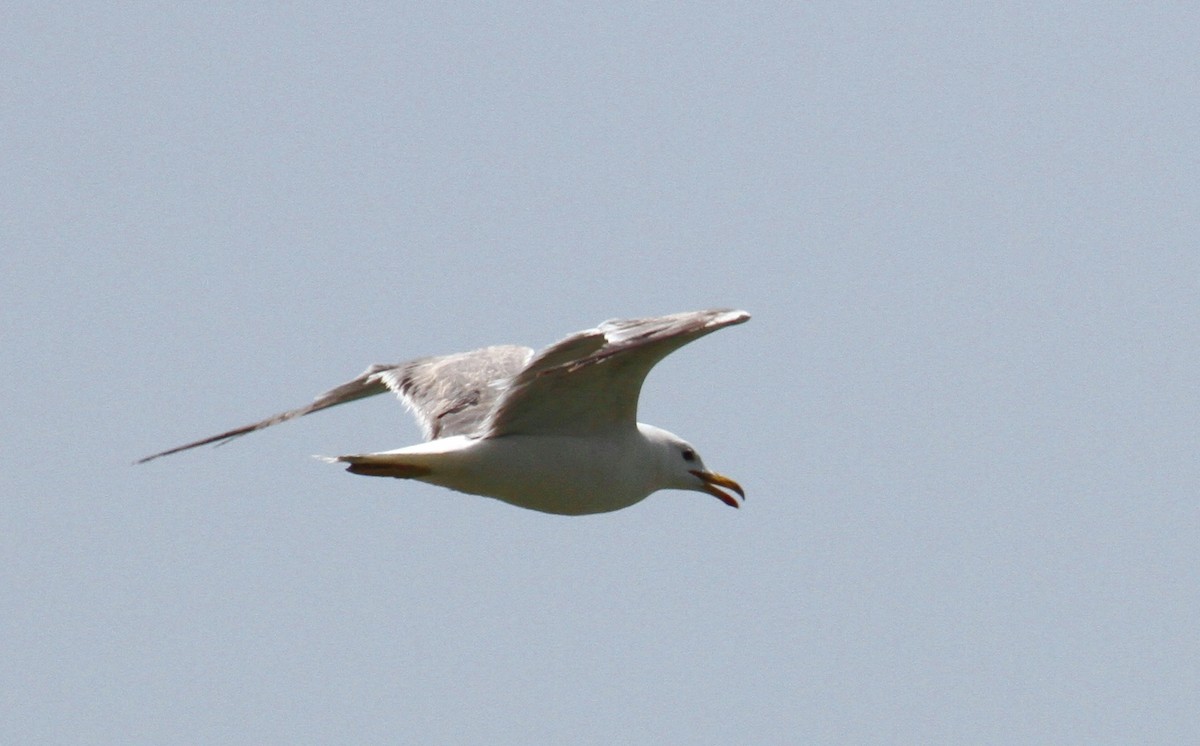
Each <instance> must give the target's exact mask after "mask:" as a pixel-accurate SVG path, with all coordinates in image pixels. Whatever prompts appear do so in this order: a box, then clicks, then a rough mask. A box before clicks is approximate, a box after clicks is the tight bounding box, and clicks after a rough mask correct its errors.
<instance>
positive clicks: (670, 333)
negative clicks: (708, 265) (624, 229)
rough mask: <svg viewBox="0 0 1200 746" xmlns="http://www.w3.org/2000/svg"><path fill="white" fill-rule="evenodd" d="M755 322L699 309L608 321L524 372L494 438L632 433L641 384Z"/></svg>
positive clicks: (502, 405)
mask: <svg viewBox="0 0 1200 746" xmlns="http://www.w3.org/2000/svg"><path fill="white" fill-rule="evenodd" d="M749 318H750V314H748V313H746V312H745V311H733V310H726V309H718V310H711V311H694V312H690V313H677V314H674V315H671V316H660V317H658V318H650V319H627V320H613V321H606V322H604V323H603V324H601V325H600V326H598V327H597V328H595V329H589V330H587V331H582V332H578V333H577V334H572V335H571V336H569V337H567V338H566V339H564V340H562V341H560V342H557V343H555V344H553V345H551V346H550V347H547V348H546V349H545V350H542V351H541V352H539V353H538V354H537V356H536V357H535V358H534V359H533V360H532V361H531V362H530V363H529V365H527V366H526V367H525V368H524V370H522V371H521V372H520V373H519V374H517V376H516V378H514V379H513V380H512V382H511V383H510V384H509V387H508V389H507V390H506V391H505V393H504V396H503V397H502V398H501V399H500V400H499V401H498V402H497V404H496V408H495V410H494V411H493V412H492V414H491V417H490V418H489V421H488V423H487V435H488V436H489V437H494V436H499V435H514V434H521V433H524V434H533V433H558V434H564V435H587V434H589V433H593V432H596V431H600V430H605V429H609V428H614V427H633V426H635V425H636V423H637V402H638V395H639V394H640V393H641V390H642V382H643V381H645V379H646V374H648V373H649V372H650V369H651V368H653V367H654V365H655V364H657V363H658V361H659V360H662V359H663V358H664V357H666V356H667V355H669V354H670V353H672V352H674V351H675V350H677V349H679V348H680V347H682V346H684V345H685V344H687V343H688V342H692V341H694V340H696V339H699V338H700V337H703V336H704V335H706V334H711V333H712V332H715V331H716V330H718V329H720V328H722V327H726V326H731V325H733V324H741V323H743V322H745V321H747V320H749Z"/></svg>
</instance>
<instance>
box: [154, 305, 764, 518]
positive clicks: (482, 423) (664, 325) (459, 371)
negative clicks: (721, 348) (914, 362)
mask: <svg viewBox="0 0 1200 746" xmlns="http://www.w3.org/2000/svg"><path fill="white" fill-rule="evenodd" d="M749 318H750V314H748V313H746V312H745V311H732V310H725V309H721V310H711V311H693V312H690V313H677V314H673V315H670V316H660V317H658V318H650V319H627V320H612V321H606V322H604V323H603V324H600V326H598V327H596V328H595V329H588V330H586V331H582V332H577V333H575V334H572V335H570V336H569V337H567V338H565V339H563V340H561V341H559V342H556V343H555V344H552V345H550V346H549V347H547V348H546V349H544V350H542V351H541V352H538V353H535V352H534V351H533V350H531V349H529V348H528V347H516V346H512V345H500V346H495V347H485V348H483V349H481V350H475V351H473V352H464V353H460V354H457V355H444V356H440V357H427V358H420V359H418V360H412V361H409V362H407V363H400V364H398V365H372V366H371V367H370V368H367V370H366V371H365V372H364V373H363V374H362V375H360V376H359V377H358V378H355V379H354V380H353V381H350V382H348V383H344V384H342V385H341V386H338V387H337V388H334V389H331V390H330V391H327V392H325V393H324V394H321V395H320V396H318V397H317V398H316V399H314V400H313V402H312V403H311V404H309V405H307V406H304V407H300V408H298V409H292V410H289V411H287V412H282V413H280V414H277V415H275V416H273V417H268V418H267V419H265V420H262V421H260V422H255V423H254V424H251V425H246V426H244V427H239V428H235V429H233V430H229V431H226V432H223V433H221V434H219V435H214V436H212V437H210V438H204V439H202V440H197V441H195V442H192V443H188V444H186V445H182V446H178V447H176V448H171V449H169V450H166V451H162V452H161V453H156V454H154V455H152V456H147V457H145V458H143V459H140V460H139V461H138V462H137V463H139V464H141V463H145V462H147V461H151V460H153V459H156V458H159V457H160V456H167V455H169V454H172V453H178V452H180V451H186V450H187V449H189V448H195V447H197V446H202V445H206V444H209V443H218V444H219V443H223V442H225V441H228V440H231V439H233V438H236V437H238V436H241V435H245V434H246V433H251V432H254V431H255V430H262V429H263V428H265V427H270V426H271V425H277V424H279V423H280V422H286V421H287V420H291V419H295V418H296V417H300V416H303V415H306V414H311V413H313V412H318V411H320V410H322V409H328V408H329V407H333V406H336V405H338V404H345V403H346V402H350V401H355V400H356V399H362V398H365V397H368V396H374V395H375V394H382V393H385V392H387V391H392V392H394V393H396V394H397V395H398V396H399V397H400V400H401V401H403V402H404V404H405V405H406V406H407V407H408V408H409V410H411V411H412V412H413V414H414V415H415V416H416V418H417V420H418V422H419V423H420V425H421V429H422V430H423V431H424V435H425V442H423V443H420V444H418V445H413V446H408V447H406V448H399V449H396V450H394V451H383V452H380V453H364V454H358V455H351V456H337V457H335V458H328V459H326V460H327V461H329V462H331V463H344V464H347V467H346V471H349V472H351V473H353V474H365V475H367V476H372V477H395V478H397V479H417V480H420V481H422V482H428V483H430V484H436V485H440V486H442V487H448V488H450V489H453V490H458V491H459V492H466V493H470V494H474V495H485V496H487V497H494V498H496V499H499V500H503V501H504V502H506V503H510V504H512V505H516V506H519V507H522V508H529V509H531V510H540V511H542V512H545V513H559V514H563V515H584V514H588V513H606V512H608V511H612V510H619V509H621V508H626V507H629V506H630V505H633V504H635V503H637V502H640V501H641V500H643V499H645V498H646V497H648V496H649V495H650V494H651V493H653V492H656V491H658V490H662V489H680V490H695V491H698V492H707V493H708V494H710V495H713V496H714V497H716V498H717V499H719V500H720V501H721V502H723V503H725V504H726V505H730V506H732V507H735V508H736V507H738V499H737V498H735V497H734V496H733V495H732V494H731V493H730V492H727V491H726V490H730V491H732V492H736V493H737V494H738V495H739V496H741V497H742V498H743V499H745V492H743V490H742V488H741V486H740V485H738V483H737V482H735V481H733V480H732V479H730V478H729V477H725V476H722V475H720V474H717V473H716V472H713V471H709V470H708V469H707V468H705V466H704V462H703V461H702V460H701V459H700V456H699V455H698V454H697V453H696V449H695V448H693V447H692V446H691V444H690V443H688V442H687V441H685V440H683V439H682V438H680V437H679V436H677V435H674V434H673V433H669V432H667V431H666V430H663V429H661V428H657V427H654V426H653V425H646V424H643V423H640V422H638V421H637V402H638V394H639V393H640V391H641V389H642V382H643V381H644V380H645V378H646V374H647V373H649V372H650V369H651V368H652V367H654V365H655V364H656V363H657V362H658V361H659V360H662V359H663V358H664V357H666V356H667V355H669V354H670V353H671V352H674V351H675V350H677V349H679V348H680V347H682V346H683V345H685V344H687V343H688V342H691V341H693V340H695V339H699V338H700V337H702V336H704V335H705V334H709V333H711V332H714V331H716V330H717V329H720V328H722V327H726V326H731V325H733V324H741V323H743V322H745V321H747V320H749Z"/></svg>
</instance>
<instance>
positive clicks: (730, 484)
mask: <svg viewBox="0 0 1200 746" xmlns="http://www.w3.org/2000/svg"><path fill="white" fill-rule="evenodd" d="M692 474H693V475H695V476H696V478H697V479H699V480H700V481H701V482H704V488H703V489H704V491H705V492H707V493H708V494H710V495H712V496H713V497H715V498H717V499H718V500H720V501H721V502H723V503H725V504H726V505H728V506H729V507H731V508H738V507H741V506H740V505H739V504H738V501H737V498H735V497H734V496H733V495H731V494H729V493H728V492H724V491H722V490H720V489H718V487H724V488H725V489H728V490H733V491H734V492H736V493H738V494H739V495H741V496H742V499H743V500H745V499H746V493H745V491H743V490H742V485H740V484H738V483H737V482H735V481H733V480H732V479H730V478H729V477H727V476H724V475H721V474H718V473H716V472H715V471H700V470H699V469H693V470H692Z"/></svg>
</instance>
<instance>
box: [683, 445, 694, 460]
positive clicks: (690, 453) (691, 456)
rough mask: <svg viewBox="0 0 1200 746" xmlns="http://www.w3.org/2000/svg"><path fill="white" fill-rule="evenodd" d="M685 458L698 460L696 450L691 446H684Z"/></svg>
mask: <svg viewBox="0 0 1200 746" xmlns="http://www.w3.org/2000/svg"><path fill="white" fill-rule="evenodd" d="M683 460H684V461H695V460H696V452H695V451H694V450H692V449H691V448H684V449H683Z"/></svg>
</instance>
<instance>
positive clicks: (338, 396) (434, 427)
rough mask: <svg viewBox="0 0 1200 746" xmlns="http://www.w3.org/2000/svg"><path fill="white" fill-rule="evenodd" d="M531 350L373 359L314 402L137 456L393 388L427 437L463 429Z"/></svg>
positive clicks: (226, 436)
mask: <svg viewBox="0 0 1200 746" xmlns="http://www.w3.org/2000/svg"><path fill="white" fill-rule="evenodd" d="M532 356H533V350H531V349H529V348H528V347H514V346H511V345H501V346H496V347H485V348H483V349H481V350H475V351H473V352H464V353H460V354H457V355H444V356H441V357H428V358H421V359H419V360H412V361H409V362H407V363H400V364H399V365H372V366H371V367H370V368H367V369H366V370H365V371H364V372H363V373H362V375H360V376H359V377H358V378H355V379H354V380H352V381H347V382H346V383H343V384H342V385H341V386H338V387H337V388H333V389H330V390H329V391H326V392H325V393H323V394H321V395H320V396H318V397H317V398H316V399H314V400H313V402H312V403H311V404H308V405H306V406H303V407H299V408H297V409H289V410H288V411H286V412H280V413H279V414H276V415H272V416H270V417H268V418H266V419H265V420H260V421H258V422H255V423H252V424H249V425H244V426H242V427H237V428H234V429H232V430H227V431H225V432H223V433H220V434H218V435H213V436H211V437H208V438H203V439H201V440H197V441H193V442H191V443H186V444H184V445H181V446H176V447H175V448H171V449H168V450H166V451H162V452H160V453H155V454H153V455H151V456H146V457H145V458H141V459H138V460H137V461H136V463H139V464H144V463H146V462H147V461H152V460H154V459H156V458H159V457H160V456H169V455H171V454H173V453H179V452H180V451H186V450H188V449H189V448H196V447H197V446H203V445H208V444H209V443H216V444H221V443H224V442H226V441H229V440H232V439H234V438H237V437H239V436H242V435H245V434H247V433H252V432H254V431H255V430H262V429H263V428H266V427H270V426H271V425H278V424H279V423H281V422H287V421H288V420H293V419H295V418H297V417H303V416H304V415H306V414H312V413H313V412H319V411H321V410H322V409H328V408H329V407H335V406H337V405H338V404H345V403H346V402H352V401H355V400H358V399H364V398H366V397H368V396H375V395H376V394H382V393H384V392H386V391H389V390H390V391H394V392H395V393H396V394H397V395H398V396H399V397H400V400H401V401H403V402H404V404H405V405H406V406H407V407H408V408H409V409H410V410H411V411H412V413H413V414H414V415H415V416H416V418H417V422H418V423H419V424H420V425H421V430H422V431H423V432H424V434H425V438H426V440H429V439H434V438H442V437H446V436H449V435H464V434H470V433H473V432H475V431H476V430H478V429H479V428H480V426H481V425H482V423H483V422H484V420H485V419H486V418H487V415H488V413H489V412H490V411H491V410H492V408H493V406H494V404H495V401H496V399H497V398H499V396H500V393H501V391H500V386H501V385H503V383H504V382H505V381H507V380H508V379H510V378H511V377H512V376H514V375H516V374H517V372H518V371H520V370H521V368H523V367H524V366H525V364H526V363H527V362H529V359H530V358H531V357H532Z"/></svg>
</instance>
